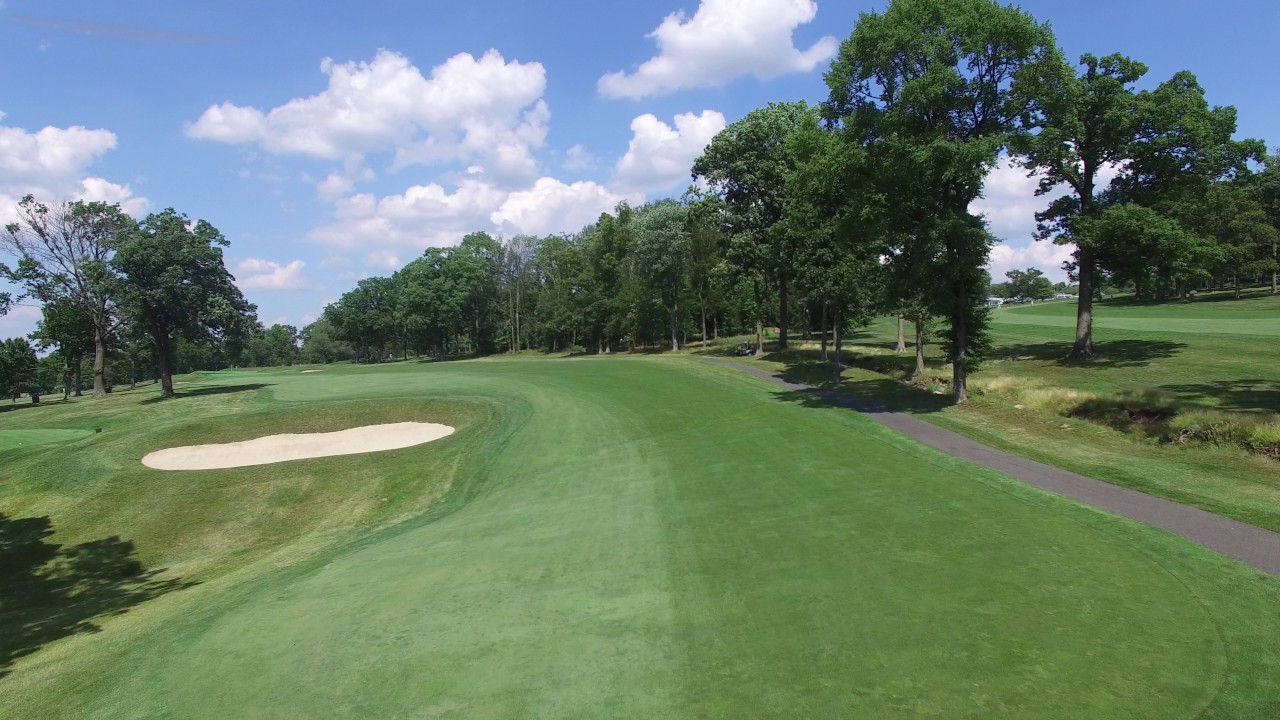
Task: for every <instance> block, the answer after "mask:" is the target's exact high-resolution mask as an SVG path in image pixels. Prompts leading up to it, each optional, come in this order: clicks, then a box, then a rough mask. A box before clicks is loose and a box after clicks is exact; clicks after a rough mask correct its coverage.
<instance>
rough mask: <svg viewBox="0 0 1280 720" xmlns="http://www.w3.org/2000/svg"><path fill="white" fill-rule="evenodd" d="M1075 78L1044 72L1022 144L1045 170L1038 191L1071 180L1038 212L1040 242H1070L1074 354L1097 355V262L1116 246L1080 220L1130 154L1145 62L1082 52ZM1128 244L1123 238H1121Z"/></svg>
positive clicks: (1026, 156)
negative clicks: (1037, 113)
mask: <svg viewBox="0 0 1280 720" xmlns="http://www.w3.org/2000/svg"><path fill="white" fill-rule="evenodd" d="M1080 65H1081V66H1082V69H1081V71H1080V73H1079V75H1076V74H1075V73H1074V72H1073V71H1072V70H1071V69H1070V68H1069V67H1066V66H1065V65H1064V67H1063V68H1062V69H1061V71H1060V73H1058V74H1056V75H1049V76H1047V80H1048V82H1046V83H1045V84H1044V85H1043V86H1042V87H1041V88H1040V90H1041V93H1040V94H1041V97H1042V108H1043V113H1042V116H1041V117H1040V118H1039V124H1040V132H1039V133H1037V134H1035V135H1024V136H1022V137H1021V138H1020V139H1019V144H1018V149H1019V150H1020V151H1021V152H1022V153H1023V164H1024V165H1025V167H1026V168H1027V169H1028V170H1031V171H1032V172H1039V173H1040V183H1039V187H1038V188H1037V190H1036V194H1037V195H1046V194H1049V193H1051V192H1054V191H1055V190H1056V189H1057V188H1059V187H1061V186H1063V185H1066V186H1067V187H1068V188H1069V189H1070V193H1068V194H1067V195H1064V196H1062V197H1060V198H1057V199H1055V200H1054V201H1053V202H1051V203H1050V204H1049V207H1048V208H1047V209H1046V210H1044V211H1042V212H1040V213H1037V214H1036V220H1037V222H1038V223H1039V225H1038V229H1037V232H1036V239H1037V240H1049V239H1052V240H1053V241H1054V242H1055V243H1058V244H1060V245H1064V244H1073V245H1074V246H1075V248H1076V249H1075V252H1074V253H1073V254H1072V258H1073V268H1072V270H1073V274H1074V275H1075V277H1076V279H1077V280H1078V282H1079V283H1080V293H1079V299H1078V300H1077V309H1076V337H1075V344H1074V346H1073V347H1072V350H1071V357H1074V358H1084V357H1089V356H1091V355H1092V354H1093V295H1094V293H1093V288H1094V282H1095V275H1096V273H1097V270H1098V266H1099V263H1100V262H1102V261H1105V260H1106V255H1107V254H1108V253H1109V251H1110V250H1111V249H1112V248H1110V247H1109V246H1107V245H1106V244H1104V243H1101V242H1099V238H1097V237H1094V236H1090V235H1088V233H1085V232H1083V231H1082V230H1083V227H1082V224H1081V223H1080V222H1077V219H1078V218H1086V219H1088V218H1096V217H1097V215H1098V213H1099V212H1100V211H1101V210H1102V208H1103V207H1104V204H1103V203H1102V202H1100V198H1099V196H1100V195H1102V194H1103V193H1104V192H1105V191H1106V190H1107V189H1108V186H1109V182H1105V181H1103V180H1102V179H1101V177H1103V176H1102V173H1105V172H1108V171H1111V170H1113V169H1115V168H1117V167H1121V166H1122V165H1123V164H1124V163H1125V162H1126V161H1127V160H1128V158H1129V157H1130V155H1131V154H1132V146H1133V143H1134V142H1135V136H1136V133H1137V129H1138V125H1139V121H1138V112H1137V104H1138V94H1137V92H1136V91H1135V90H1134V87H1133V84H1134V83H1135V82H1137V81H1138V80H1139V79H1141V78H1142V76H1143V75H1145V74H1146V72H1147V67H1146V66H1145V65H1143V64H1142V63H1140V62H1137V61H1134V60H1131V59H1130V58H1127V57H1125V56H1123V55H1120V54H1118V53H1117V54H1113V55H1108V56H1106V57H1104V58H1101V59H1099V58H1097V57H1095V56H1093V55H1088V54H1086V55H1083V56H1081V58H1080ZM1121 241H1122V242H1123V240H1122V239H1121Z"/></svg>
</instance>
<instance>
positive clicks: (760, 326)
mask: <svg viewBox="0 0 1280 720" xmlns="http://www.w3.org/2000/svg"><path fill="white" fill-rule="evenodd" d="M754 286H755V291H756V354H755V356H756V357H764V320H763V319H762V318H761V317H760V310H761V308H760V281H759V280H757V281H756V282H755V283H754Z"/></svg>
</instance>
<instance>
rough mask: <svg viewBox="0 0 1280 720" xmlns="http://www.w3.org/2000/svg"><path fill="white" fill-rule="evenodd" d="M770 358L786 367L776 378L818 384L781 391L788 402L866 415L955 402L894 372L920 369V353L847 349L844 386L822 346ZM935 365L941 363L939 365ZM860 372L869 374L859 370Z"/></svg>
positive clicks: (932, 409)
mask: <svg viewBox="0 0 1280 720" xmlns="http://www.w3.org/2000/svg"><path fill="white" fill-rule="evenodd" d="M829 357H830V356H829ZM764 359H765V360H768V361H770V362H777V363H781V364H782V365H783V370H782V372H781V373H778V374H777V375H776V377H780V378H782V379H784V380H789V381H791V382H795V383H804V384H805V385H812V386H814V388H813V389H808V390H795V391H790V392H784V393H779V394H778V397H779V399H781V400H784V401H786V402H795V403H800V404H803V405H806V406H812V407H833V406H834V407H845V408H849V409H853V410H857V411H858V412H863V413H879V412H910V413H934V412H940V411H942V410H943V409H944V408H946V407H948V406H949V405H950V404H951V401H950V396H949V395H939V394H936V393H934V392H931V391H930V390H928V389H925V388H923V387H917V386H915V385H911V384H908V383H905V382H902V381H901V380H898V379H897V378H896V377H893V376H891V374H897V375H902V376H904V377H905V375H906V373H907V372H908V371H909V370H914V369H915V358H914V357H907V356H905V355H903V356H895V355H855V354H853V353H849V352H847V351H846V353H845V355H844V366H845V368H846V372H845V373H844V374H843V375H842V378H841V382H840V384H839V386H838V387H835V386H834V380H835V377H834V373H835V367H834V366H833V365H832V364H831V362H829V361H823V360H822V351H821V350H809V349H804V350H787V351H784V352H777V351H775V352H772V353H769V354H767V355H765V356H764ZM933 365H934V366H935V367H937V364H936V363H933ZM859 370H862V371H869V372H857V371H859ZM849 371H852V372H849Z"/></svg>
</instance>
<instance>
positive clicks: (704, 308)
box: [702, 303, 707, 350]
mask: <svg viewBox="0 0 1280 720" xmlns="http://www.w3.org/2000/svg"><path fill="white" fill-rule="evenodd" d="M702 349H703V350H706V349H707V305H706V303H703V305H702Z"/></svg>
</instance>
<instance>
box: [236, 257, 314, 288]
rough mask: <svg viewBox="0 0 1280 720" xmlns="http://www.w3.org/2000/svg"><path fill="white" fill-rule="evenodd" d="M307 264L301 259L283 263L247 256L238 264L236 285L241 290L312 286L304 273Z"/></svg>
mask: <svg viewBox="0 0 1280 720" xmlns="http://www.w3.org/2000/svg"><path fill="white" fill-rule="evenodd" d="M306 265H307V264H306V263H305V262H303V261H301V260H294V261H293V262H290V263H289V264H287V265H281V264H280V263H278V262H273V261H271V260H259V259H258V258H245V259H244V260H241V261H240V263H239V264H238V265H236V277H237V280H236V285H238V286H239V287H240V289H241V290H301V289H304V288H307V287H310V283H309V282H308V281H307V279H306V277H304V276H303V274H302V270H303V268H305V267H306Z"/></svg>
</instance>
